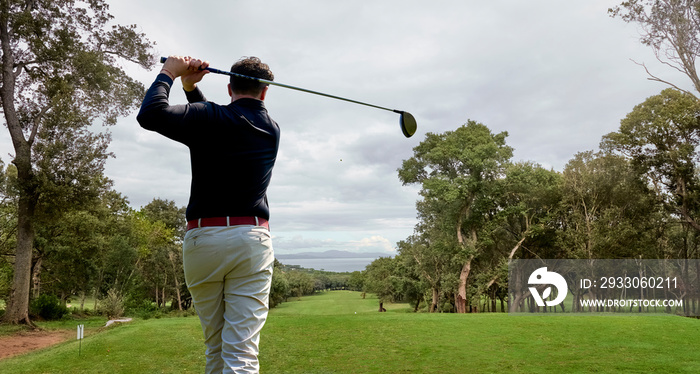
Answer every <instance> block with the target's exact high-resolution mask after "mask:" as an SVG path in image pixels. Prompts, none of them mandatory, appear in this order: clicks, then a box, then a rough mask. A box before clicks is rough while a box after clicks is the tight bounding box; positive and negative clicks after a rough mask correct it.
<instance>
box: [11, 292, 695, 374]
mask: <svg viewBox="0 0 700 374" xmlns="http://www.w3.org/2000/svg"><path fill="white" fill-rule="evenodd" d="M385 307H386V308H387V309H388V311H387V312H386V313H378V312H377V308H378V303H377V300H376V299H374V298H371V297H367V298H366V299H362V297H361V296H360V293H357V292H349V291H335V292H328V293H324V294H320V295H315V296H309V297H303V298H301V299H299V300H294V301H292V300H290V301H289V302H287V303H283V304H281V305H280V306H279V307H277V308H275V309H273V310H272V311H271V313H270V316H269V319H268V323H267V325H266V326H265V329H264V330H263V336H262V342H261V355H260V359H261V365H262V370H261V372H262V373H500V372H508V373H543V372H558V373H699V372H700V343H698V337H700V320H696V319H690V318H682V317H675V316H663V315H661V316H659V315H655V316H639V315H632V316H629V315H597V316H581V315H558V316H510V315H507V314H485V313H484V314H467V315H456V314H426V313H418V314H416V313H411V312H410V308H409V307H408V306H407V305H404V304H394V305H385ZM76 324H77V323H76ZM86 332H87V331H86ZM203 352H204V345H203V344H202V337H201V330H200V327H199V320H198V319H197V318H196V317H185V318H165V319H150V320H145V321H143V320H142V321H134V322H131V323H127V324H122V325H119V326H116V327H114V328H109V329H105V330H103V331H92V333H91V334H90V335H89V336H87V337H86V339H84V340H83V343H82V352H81V355H80V356H78V342H77V341H71V342H67V343H63V344H60V345H58V346H55V347H53V348H49V349H45V350H42V351H39V352H34V353H29V354H26V355H23V356H19V357H14V358H10V359H6V360H2V361H0V372H1V373H130V374H131V373H201V372H203V367H204V355H203Z"/></svg>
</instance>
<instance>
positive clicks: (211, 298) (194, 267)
mask: <svg viewBox="0 0 700 374" xmlns="http://www.w3.org/2000/svg"><path fill="white" fill-rule="evenodd" d="M208 65H209V64H208V63H207V62H206V61H201V60H198V59H193V58H190V57H179V56H170V57H168V59H167V61H165V64H164V65H163V69H162V70H161V71H160V73H159V74H158V76H157V77H156V80H155V82H153V84H152V85H151V87H150V88H149V89H148V91H147V93H146V97H145V98H144V100H143V104H142V106H141V110H140V112H139V114H138V117H137V120H138V122H139V123H140V124H141V126H142V127H143V128H145V129H147V130H152V131H156V132H158V133H160V134H162V135H164V136H166V137H168V138H170V139H172V140H175V141H177V142H180V143H183V144H185V145H186V146H187V147H189V150H190V158H191V167H192V184H191V190H190V200H189V204H188V206H187V213H186V215H187V221H188V222H187V229H188V231H187V234H186V235H185V241H184V244H183V265H184V270H185V279H186V281H187V286H188V288H189V290H190V293H191V294H192V299H193V301H194V305H195V308H196V310H197V314H198V315H199V318H200V321H201V325H202V330H203V332H204V338H205V344H206V358H207V361H206V373H222V372H223V373H257V372H258V371H259V364H258V358H257V356H258V343H259V340H260V330H261V329H262V327H263V325H264V324H265V320H266V318H267V312H268V299H269V293H270V286H271V282H272V267H273V262H274V254H273V250H272V242H271V238H270V231H269V228H270V227H269V224H268V220H269V216H270V212H269V208H268V202H267V195H266V191H267V187H268V185H269V183H270V178H271V175H272V168H273V166H274V164H275V159H276V157H277V150H278V148H279V138H280V130H279V126H278V125H277V123H275V121H273V120H272V119H271V118H270V116H269V115H268V113H267V110H266V109H265V106H264V105H263V100H265V95H266V94H267V89H268V85H267V84H265V83H261V82H258V81H255V80H251V79H245V78H239V77H235V76H232V77H231V79H230V83H229V86H228V93H229V95H230V96H231V103H230V104H228V105H226V106H223V105H218V104H214V103H211V102H207V101H206V99H205V98H204V95H203V94H202V92H201V91H200V90H199V88H198V87H197V83H198V82H200V81H201V80H202V78H203V77H204V75H206V74H207V73H209V71H207V70H204V69H205V68H207V67H208ZM231 71H232V72H235V73H239V74H243V75H246V76H252V77H256V78H261V79H265V80H269V81H272V80H273V79H274V77H273V75H272V72H271V71H270V69H269V67H268V66H267V65H266V64H264V63H262V62H261V61H260V60H259V59H258V58H256V57H250V58H244V59H241V60H239V61H238V62H236V63H235V64H234V65H233V67H232V68H231ZM177 77H180V79H181V81H182V86H183V88H184V90H185V95H186V97H187V100H188V102H189V104H185V105H170V104H169V102H168V96H169V93H170V88H171V86H172V84H173V81H174V80H175V78H177Z"/></svg>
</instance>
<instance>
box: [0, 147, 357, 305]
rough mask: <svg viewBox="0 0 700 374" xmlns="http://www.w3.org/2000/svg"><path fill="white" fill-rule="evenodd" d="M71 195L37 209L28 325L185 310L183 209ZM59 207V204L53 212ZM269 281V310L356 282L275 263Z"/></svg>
mask: <svg viewBox="0 0 700 374" xmlns="http://www.w3.org/2000/svg"><path fill="white" fill-rule="evenodd" d="M0 168H1V169H0V196H1V197H2V200H0V227H2V230H0V300H1V301H3V302H5V303H6V302H7V300H8V298H9V296H10V292H11V291H12V280H13V270H14V267H13V265H14V264H13V257H14V256H13V250H14V246H15V239H14V238H15V231H16V229H15V227H16V225H17V216H16V200H17V195H16V193H15V191H14V189H15V187H14V186H15V185H16V183H17V180H16V177H15V175H16V171H15V168H14V167H13V166H12V165H8V166H7V167H5V166H4V164H2V162H1V161H0ZM95 180H101V179H95ZM102 181H104V182H106V180H102ZM83 187H84V186H83ZM88 190H89V191H91V193H88V192H87V191H88ZM72 192H73V193H72V194H70V193H66V191H64V193H62V195H64V196H72V197H73V198H72V199H70V201H69V200H68V199H65V200H64V199H58V200H52V204H51V205H47V206H46V207H45V208H44V207H42V208H43V209H41V210H40V211H39V212H40V214H39V215H38V216H39V217H40V219H39V220H37V222H36V223H35V227H36V228H37V232H36V239H35V245H34V251H33V253H34V255H33V258H32V266H31V293H30V298H31V300H32V301H31V305H32V306H33V308H30V312H32V314H33V315H34V317H39V316H40V317H42V318H60V317H61V316H62V315H63V314H65V313H67V312H69V310H68V308H67V305H68V304H69V303H70V305H71V306H72V308H73V311H74V312H78V313H90V312H91V311H97V313H104V314H106V315H109V316H117V315H122V314H126V315H132V316H142V317H148V316H152V315H154V314H158V313H161V312H167V311H171V310H177V311H186V310H188V309H190V307H191V306H192V298H191V297H190V294H189V292H188V290H187V286H186V284H185V277H184V272H183V268H182V242H183V239H184V235H185V229H186V222H185V208H184V207H177V206H176V204H175V202H173V201H169V200H161V199H154V200H153V201H151V202H150V203H149V204H147V205H146V206H144V207H142V208H141V209H139V210H134V209H132V208H130V207H129V204H128V201H127V199H126V198H124V197H123V196H121V195H120V194H119V193H117V192H115V191H113V190H112V189H111V188H110V184H109V183H96V184H93V185H92V186H91V188H83V189H81V190H73V191H72ZM61 201H64V202H65V204H61V205H57V204H59V203H60V202H61ZM356 273H358V274H359V272H356ZM273 274H274V275H273V284H272V289H271V293H270V306H271V307H274V306H276V305H278V304H280V303H282V302H284V301H287V300H288V299H289V298H297V297H301V296H305V295H310V294H313V293H314V292H317V291H325V290H338V289H352V290H360V289H361V285H360V284H359V283H358V282H357V281H356V280H355V279H354V277H356V276H357V274H355V275H353V274H350V273H332V272H324V271H318V270H314V269H304V268H301V267H298V266H290V265H283V264H281V263H279V262H278V261H275V268H274V273H273ZM86 300H89V301H90V302H91V303H92V305H86ZM0 309H2V308H0ZM61 311H62V312H61ZM0 313H1V311H0Z"/></svg>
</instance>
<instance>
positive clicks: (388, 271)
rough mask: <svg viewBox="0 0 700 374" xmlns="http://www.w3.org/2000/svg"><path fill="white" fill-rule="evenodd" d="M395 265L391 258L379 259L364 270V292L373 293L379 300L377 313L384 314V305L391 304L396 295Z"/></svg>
mask: <svg viewBox="0 0 700 374" xmlns="http://www.w3.org/2000/svg"><path fill="white" fill-rule="evenodd" d="M394 267H395V264H394V262H393V259H392V258H391V257H379V258H378V259H376V260H374V261H372V262H371V263H370V264H369V265H367V267H366V268H365V271H364V273H365V284H364V289H363V291H364V292H369V293H373V294H375V295H376V296H377V298H379V311H380V312H386V309H384V303H386V302H393V301H394V300H395V296H396V294H397V293H398V291H399V290H398V287H397V279H396V276H395V275H394Z"/></svg>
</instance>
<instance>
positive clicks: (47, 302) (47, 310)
mask: <svg viewBox="0 0 700 374" xmlns="http://www.w3.org/2000/svg"><path fill="white" fill-rule="evenodd" d="M29 311H30V312H31V314H32V315H34V316H40V317H41V318H43V319H45V320H47V321H48V320H57V319H61V318H63V316H64V315H66V314H67V313H68V308H66V307H65V306H64V305H63V304H62V303H61V300H59V299H58V297H56V295H49V294H43V295H40V296H39V297H38V298H36V299H34V300H32V302H31V304H30V306H29Z"/></svg>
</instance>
